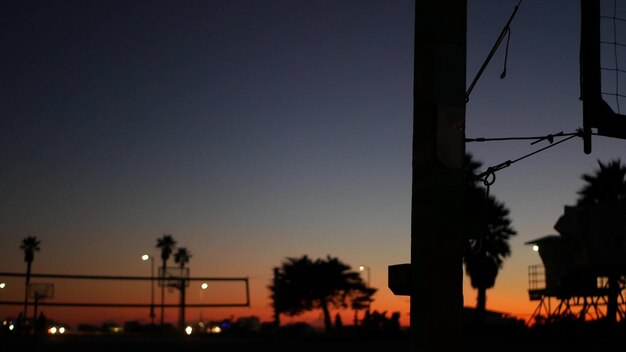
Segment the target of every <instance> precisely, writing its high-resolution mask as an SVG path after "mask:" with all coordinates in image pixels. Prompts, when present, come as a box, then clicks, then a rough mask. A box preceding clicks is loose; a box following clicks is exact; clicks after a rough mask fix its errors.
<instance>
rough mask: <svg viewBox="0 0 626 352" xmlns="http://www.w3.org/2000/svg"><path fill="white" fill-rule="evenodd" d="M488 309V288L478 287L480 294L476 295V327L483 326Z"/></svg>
mask: <svg viewBox="0 0 626 352" xmlns="http://www.w3.org/2000/svg"><path fill="white" fill-rule="evenodd" d="M486 311H487V289H486V288H484V287H480V288H478V296H477V297H476V311H475V312H474V314H475V324H476V327H478V328H482V327H483V326H484V325H485V313H486Z"/></svg>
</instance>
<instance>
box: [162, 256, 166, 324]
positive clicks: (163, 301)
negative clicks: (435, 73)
mask: <svg viewBox="0 0 626 352" xmlns="http://www.w3.org/2000/svg"><path fill="white" fill-rule="evenodd" d="M166 264H167V260H164V261H163V269H161V327H163V324H164V322H165V307H164V305H165V280H164V276H165V268H166V266H165V265H166Z"/></svg>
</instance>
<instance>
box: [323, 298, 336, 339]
mask: <svg viewBox="0 0 626 352" xmlns="http://www.w3.org/2000/svg"><path fill="white" fill-rule="evenodd" d="M321 305H322V311H323V312H324V327H325V328H326V332H330V331H331V330H332V328H333V323H332V321H331V319H330V311H328V303H327V302H326V300H325V299H322V300H321Z"/></svg>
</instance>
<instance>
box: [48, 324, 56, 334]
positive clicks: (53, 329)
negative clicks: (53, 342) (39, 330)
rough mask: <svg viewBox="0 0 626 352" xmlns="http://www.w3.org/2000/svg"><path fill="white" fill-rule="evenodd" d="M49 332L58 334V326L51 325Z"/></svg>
mask: <svg viewBox="0 0 626 352" xmlns="http://www.w3.org/2000/svg"><path fill="white" fill-rule="evenodd" d="M48 333H49V334H52V335H54V334H56V333H57V328H56V326H53V327H51V328H50V329H48Z"/></svg>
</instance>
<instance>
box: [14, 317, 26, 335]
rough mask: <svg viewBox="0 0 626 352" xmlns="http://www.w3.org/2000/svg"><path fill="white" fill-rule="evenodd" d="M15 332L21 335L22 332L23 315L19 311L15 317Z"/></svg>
mask: <svg viewBox="0 0 626 352" xmlns="http://www.w3.org/2000/svg"><path fill="white" fill-rule="evenodd" d="M15 332H16V333H17V334H18V335H21V334H22V333H23V332H24V315H23V314H22V312H20V313H19V314H18V315H17V318H15Z"/></svg>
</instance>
